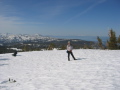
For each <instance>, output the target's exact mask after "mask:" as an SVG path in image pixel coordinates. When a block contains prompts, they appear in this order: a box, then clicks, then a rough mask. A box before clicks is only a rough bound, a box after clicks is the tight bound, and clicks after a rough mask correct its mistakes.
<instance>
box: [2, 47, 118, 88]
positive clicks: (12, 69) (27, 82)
mask: <svg viewBox="0 0 120 90" xmlns="http://www.w3.org/2000/svg"><path fill="white" fill-rule="evenodd" d="M73 54H74V55H75V57H76V58H77V59H78V60H73V59H72V57H71V61H68V59H67V53H66V50H53V51H34V52H19V53H18V55H17V56H16V57H13V56H12V55H11V53H9V54H0V90H120V50H90V49H76V50H73ZM9 78H10V79H11V81H9ZM14 80H15V81H16V82H13V81H14Z"/></svg>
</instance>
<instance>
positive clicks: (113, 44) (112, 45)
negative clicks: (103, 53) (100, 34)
mask: <svg viewBox="0 0 120 90" xmlns="http://www.w3.org/2000/svg"><path fill="white" fill-rule="evenodd" d="M108 35H109V40H108V41H107V44H108V49H112V50H113V49H118V47H117V39H116V34H115V32H114V31H113V30H112V29H111V30H110V31H109V34H108Z"/></svg>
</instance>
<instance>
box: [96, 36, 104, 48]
mask: <svg viewBox="0 0 120 90" xmlns="http://www.w3.org/2000/svg"><path fill="white" fill-rule="evenodd" d="M97 40H98V46H99V47H100V48H101V49H103V45H102V40H101V39H100V38H99V36H98V37H97Z"/></svg>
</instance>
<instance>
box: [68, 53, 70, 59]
mask: <svg viewBox="0 0 120 90" xmlns="http://www.w3.org/2000/svg"><path fill="white" fill-rule="evenodd" d="M68 61H70V52H69V51H68Z"/></svg>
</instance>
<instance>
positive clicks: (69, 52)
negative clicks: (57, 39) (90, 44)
mask: <svg viewBox="0 0 120 90" xmlns="http://www.w3.org/2000/svg"><path fill="white" fill-rule="evenodd" d="M67 53H68V60H70V54H71V55H72V57H73V59H74V60H75V57H74V55H73V53H72V52H71V51H67Z"/></svg>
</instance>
